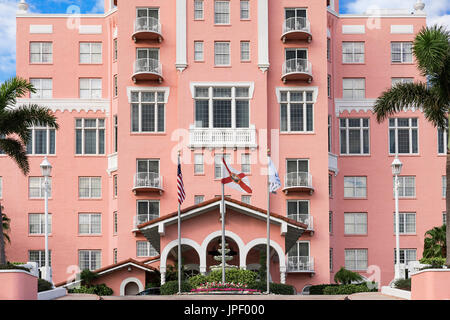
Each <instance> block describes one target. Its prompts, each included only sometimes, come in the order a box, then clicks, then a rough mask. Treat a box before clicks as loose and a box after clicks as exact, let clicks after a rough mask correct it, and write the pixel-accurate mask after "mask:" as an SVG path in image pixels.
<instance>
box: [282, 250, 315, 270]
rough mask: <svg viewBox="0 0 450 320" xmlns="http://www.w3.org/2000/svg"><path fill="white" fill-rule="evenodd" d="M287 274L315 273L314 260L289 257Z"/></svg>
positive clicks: (311, 258)
mask: <svg viewBox="0 0 450 320" xmlns="http://www.w3.org/2000/svg"><path fill="white" fill-rule="evenodd" d="M287 262H288V264H287V272H291V273H311V274H313V273H315V271H314V258H313V257H303V256H289V255H288V257H287Z"/></svg>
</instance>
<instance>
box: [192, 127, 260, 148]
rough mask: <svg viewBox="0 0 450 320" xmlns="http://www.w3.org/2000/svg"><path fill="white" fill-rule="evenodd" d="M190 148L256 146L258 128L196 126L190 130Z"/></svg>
mask: <svg viewBox="0 0 450 320" xmlns="http://www.w3.org/2000/svg"><path fill="white" fill-rule="evenodd" d="M189 146H190V148H208V147H210V148H215V147H228V148H244V147H249V148H256V146H257V145H256V129H255V126H250V128H236V129H230V128H224V129H218V128H214V129H210V128H195V127H193V126H191V127H190V130H189Z"/></svg>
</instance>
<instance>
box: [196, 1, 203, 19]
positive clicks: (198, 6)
mask: <svg viewBox="0 0 450 320" xmlns="http://www.w3.org/2000/svg"><path fill="white" fill-rule="evenodd" d="M204 18H205V17H204V1H203V0H195V1H194V20H204Z"/></svg>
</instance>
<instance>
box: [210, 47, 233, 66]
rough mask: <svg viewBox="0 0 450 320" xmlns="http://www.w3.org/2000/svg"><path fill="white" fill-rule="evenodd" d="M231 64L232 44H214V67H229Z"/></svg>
mask: <svg viewBox="0 0 450 320" xmlns="http://www.w3.org/2000/svg"><path fill="white" fill-rule="evenodd" d="M230 64H231V62H230V43H229V42H214V65H216V66H229V65H230Z"/></svg>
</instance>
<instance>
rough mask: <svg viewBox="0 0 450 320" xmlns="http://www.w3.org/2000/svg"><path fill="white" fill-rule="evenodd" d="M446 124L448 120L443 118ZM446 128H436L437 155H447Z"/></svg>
mask: <svg viewBox="0 0 450 320" xmlns="http://www.w3.org/2000/svg"><path fill="white" fill-rule="evenodd" d="M445 122H446V126H447V127H448V120H447V119H446V120H445ZM447 130H448V129H446V130H442V129H441V128H438V129H437V134H438V136H437V142H438V154H439V155H447V138H448V132H447ZM441 143H442V145H441Z"/></svg>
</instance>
